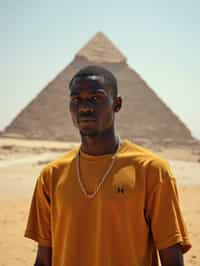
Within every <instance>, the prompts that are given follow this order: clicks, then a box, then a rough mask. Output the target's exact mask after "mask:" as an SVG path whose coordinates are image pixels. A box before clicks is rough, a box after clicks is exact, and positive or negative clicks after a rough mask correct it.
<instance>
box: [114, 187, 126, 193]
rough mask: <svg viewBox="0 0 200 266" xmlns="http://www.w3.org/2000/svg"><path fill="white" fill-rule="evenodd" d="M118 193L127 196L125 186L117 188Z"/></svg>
mask: <svg viewBox="0 0 200 266" xmlns="http://www.w3.org/2000/svg"><path fill="white" fill-rule="evenodd" d="M116 193H118V194H125V188H124V187H123V186H117V187H116Z"/></svg>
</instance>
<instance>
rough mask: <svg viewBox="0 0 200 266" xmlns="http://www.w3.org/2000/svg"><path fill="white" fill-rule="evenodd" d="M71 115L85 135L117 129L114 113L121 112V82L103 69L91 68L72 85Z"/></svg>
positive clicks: (75, 78) (76, 75)
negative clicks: (119, 86) (118, 87)
mask: <svg viewBox="0 0 200 266" xmlns="http://www.w3.org/2000/svg"><path fill="white" fill-rule="evenodd" d="M69 90H70V112H71V115H72V120H73V122H74V125H75V126H76V127H78V128H79V130H80V133H81V135H82V136H90V137H92V136H96V135H99V134H104V133H106V132H107V131H109V130H113V129H114V113H115V112H118V111H119V110H120V109H121V97H120V96H118V89H117V81H116V78H115V77H114V75H113V74H112V73H111V72H110V71H108V70H107V69H105V68H103V67H100V66H87V67H85V68H82V69H81V70H80V71H79V72H77V73H76V74H75V76H74V77H73V78H72V80H71V82H70V84H69Z"/></svg>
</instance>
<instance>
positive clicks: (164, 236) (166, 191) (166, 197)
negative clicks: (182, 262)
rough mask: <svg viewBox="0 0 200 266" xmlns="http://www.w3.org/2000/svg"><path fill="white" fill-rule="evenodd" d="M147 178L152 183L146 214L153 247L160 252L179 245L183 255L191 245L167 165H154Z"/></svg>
mask: <svg viewBox="0 0 200 266" xmlns="http://www.w3.org/2000/svg"><path fill="white" fill-rule="evenodd" d="M148 178H149V179H150V180H149V182H151V181H153V183H154V185H153V186H152V189H151V193H150V194H149V198H148V204H147V213H148V217H149V220H150V225H151V230H152V235H153V238H154V242H155V245H156V247H157V249H158V250H161V249H165V248H168V247H170V246H172V245H175V244H178V243H179V244H180V245H181V246H182V250H183V253H184V252H186V251H187V250H189V249H190V247H191V244H190V241H189V237H188V233H187V229H186V224H185V222H184V219H183V216H182V213H181V209H180V205H179V197H178V191H177V185H176V180H175V178H174V177H173V176H172V172H171V169H170V168H169V166H168V164H164V165H163V164H162V165H159V166H156V167H155V165H154V167H151V169H150V173H149V176H148Z"/></svg>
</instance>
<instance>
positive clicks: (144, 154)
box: [127, 141, 175, 182]
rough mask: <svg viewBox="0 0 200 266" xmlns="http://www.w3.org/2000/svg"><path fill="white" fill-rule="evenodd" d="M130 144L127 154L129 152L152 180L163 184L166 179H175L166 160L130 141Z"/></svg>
mask: <svg viewBox="0 0 200 266" xmlns="http://www.w3.org/2000/svg"><path fill="white" fill-rule="evenodd" d="M128 144H129V149H127V152H128V151H129V153H130V154H131V156H132V158H133V160H134V162H135V163H136V164H138V165H140V167H141V168H144V169H145V173H146V176H148V177H149V178H150V179H151V180H155V181H157V182H162V181H163V180H166V179H170V178H175V177H174V175H173V173H172V171H171V167H170V165H169V162H168V161H167V160H166V159H165V158H163V157H162V156H160V155H158V154H156V153H155V152H153V151H151V150H149V149H147V148H144V147H141V146H139V145H137V144H135V143H132V142H130V141H129V143H128Z"/></svg>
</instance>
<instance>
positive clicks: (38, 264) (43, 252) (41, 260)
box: [34, 246, 52, 266]
mask: <svg viewBox="0 0 200 266" xmlns="http://www.w3.org/2000/svg"><path fill="white" fill-rule="evenodd" d="M51 254H52V252H51V247H42V246H38V250H37V256H36V261H35V264H34V266H51Z"/></svg>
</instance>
